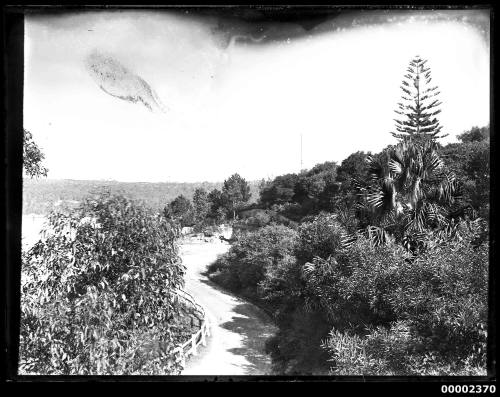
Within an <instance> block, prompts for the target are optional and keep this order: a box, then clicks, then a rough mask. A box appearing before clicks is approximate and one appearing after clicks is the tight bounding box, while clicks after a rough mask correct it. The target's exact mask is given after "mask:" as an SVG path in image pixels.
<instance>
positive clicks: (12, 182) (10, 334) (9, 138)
mask: <svg viewBox="0 0 500 397" xmlns="http://www.w3.org/2000/svg"><path fill="white" fill-rule="evenodd" d="M184 7H187V8H189V9H190V11H195V12H200V15H204V14H205V15H206V14H210V13H212V14H213V13H214V12H215V13H218V14H221V13H222V14H228V15H234V12H235V11H239V12H241V10H243V13H244V12H245V10H246V9H250V10H252V12H255V11H257V13H261V14H262V17H263V18H264V20H265V18H266V13H267V16H269V13H270V14H271V18H273V17H274V18H276V17H277V15H278V14H280V13H285V15H288V18H292V19H293V18H294V17H295V18H296V17H297V16H298V13H301V12H302V13H304V12H309V11H310V10H312V9H319V10H320V12H324V11H325V10H329V12H332V10H333V13H335V12H337V11H338V10H339V8H341V9H342V10H343V11H344V12H345V11H348V12H351V11H354V12H356V11H360V10H365V9H369V10H373V9H388V10H391V9H401V10H429V9H458V10H460V9H489V10H490V128H491V131H492V134H491V141H490V142H491V145H492V146H491V147H492V148H493V147H495V133H494V131H495V117H494V116H495V114H494V112H493V109H494V106H493V105H494V98H495V85H494V73H493V70H494V66H495V63H494V55H495V54H494V45H493V44H494V34H493V33H494V14H495V13H494V7H493V6H492V5H491V4H480V5H477V4H476V5H471V4H466V5H463V4H457V3H454V4H453V5H420V6H415V5H390V4H389V5H387V4H383V2H378V3H376V5H367V4H362V5H361V4H357V5H349V6H347V5H333V4H331V5H315V6H302V5H260V6H255V5H245V6H232V5H231V6H228V5H210V6H199V5H189V4H182V5H168V6H166V5H153V6H149V5H147V6H136V5H131V6H124V5H86V6H83V5H70V6H62V5H54V6H44V5H32V6H16V5H14V6H7V7H5V6H4V7H3V9H2V25H3V33H4V40H3V61H4V62H3V66H4V79H3V80H2V88H3V94H4V103H5V105H4V107H3V109H2V112H3V113H4V118H3V120H4V122H3V130H4V139H3V141H4V144H5V145H4V147H5V150H4V153H3V154H4V170H3V173H4V177H5V178H4V183H3V184H2V190H3V191H2V198H1V203H2V210H1V223H2V226H3V227H4V231H5V234H4V235H5V237H4V239H2V250H1V255H2V263H3V264H4V266H2V269H1V270H2V275H3V276H4V277H3V280H4V294H2V298H1V299H2V300H1V301H0V303H1V304H2V309H3V313H2V314H3V316H2V323H3V322H4V321H5V324H3V325H4V326H3V327H2V336H3V338H2V349H1V354H2V372H1V377H2V379H5V380H8V381H11V382H30V383H31V382H34V381H42V382H45V381H51V382H61V381H66V382H71V383H73V382H81V381H87V382H88V381H90V382H99V383H101V382H116V381H123V382H137V381H139V382H150V383H156V382H162V381H174V382H179V381H180V382H186V381H188V382H189V381H191V382H192V381H222V382H228V381H230V382H233V381H255V382H269V381H271V382H283V381H292V382H293V383H296V382H305V381H307V382H310V381H312V382H325V381H330V382H331V381H334V382H339V386H340V385H341V384H342V386H347V384H349V388H351V387H352V386H354V388H353V390H354V389H357V387H356V386H358V387H359V386H361V385H366V386H367V387H368V388H369V390H370V392H375V391H376V390H380V389H381V388H380V386H382V389H383V390H385V389H386V387H387V386H388V384H389V383H391V384H393V386H394V384H397V385H399V386H403V385H405V386H404V388H403V389H401V387H400V388H399V389H401V390H407V389H408V387H407V386H406V384H407V383H411V384H412V386H411V388H412V389H413V388H414V390H415V391H417V390H422V389H428V388H430V389H431V390H437V389H438V388H437V387H436V386H437V384H439V385H442V384H467V385H472V384H475V385H477V384H482V385H486V384H496V276H497V272H496V267H495V266H493V263H494V257H495V256H496V255H495V251H496V239H495V236H496V211H495V208H494V206H491V210H490V211H491V215H490V216H491V222H490V225H491V237H490V273H489V275H490V280H489V290H490V294H489V328H488V353H489V354H488V362H487V366H488V375H487V376H479V377H456V376H428V377H424V376H414V377H390V376H382V377H377V376H370V377H368V376H367V377H363V376H250V375H249V376H224V375H218V376H186V375H179V376H78V375H71V376H48V375H47V376H46V375H37V376H34V375H18V374H17V365H18V360H17V359H18V351H19V349H18V344H19V319H20V288H19V286H20V280H21V271H20V269H21V257H20V254H21V219H22V134H20V133H19V131H21V130H22V126H23V88H24V87H23V77H24V73H23V68H24V15H25V14H26V13H51V14H53V13H66V12H72V11H78V12H80V11H87V10H88V11H95V10H117V9H125V10H132V9H134V10H135V9H141V10H144V9H149V10H160V9H166V10H176V9H177V10H179V9H184ZM312 14H314V12H312ZM313 16H314V15H313ZM257 17H258V16H257ZM492 152H493V150H492ZM492 154H494V152H493V153H492ZM496 167H497V164H496V159H495V156H491V174H492V176H494V175H495V170H496ZM490 197H491V199H490V201H491V202H493V201H494V197H496V191H495V184H494V183H492V186H491V196H490ZM436 383H437V384H436ZM424 385H426V386H424ZM362 387H364V386H362ZM439 389H440V388H439Z"/></svg>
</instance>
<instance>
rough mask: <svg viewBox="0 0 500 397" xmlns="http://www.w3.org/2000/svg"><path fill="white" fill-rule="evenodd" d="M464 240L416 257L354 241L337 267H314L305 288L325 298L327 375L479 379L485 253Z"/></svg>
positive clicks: (483, 348)
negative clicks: (474, 376)
mask: <svg viewBox="0 0 500 397" xmlns="http://www.w3.org/2000/svg"><path fill="white" fill-rule="evenodd" d="M471 240H472V239H471V238H469V239H464V240H448V241H446V242H444V243H441V244H435V245H432V244H429V248H428V249H427V250H426V251H425V252H423V253H422V254H421V255H419V256H418V257H416V258H405V257H404V255H402V253H401V252H399V251H400V248H399V247H397V246H387V247H377V249H374V248H373V247H372V245H371V244H370V243H369V242H368V241H363V240H360V241H359V242H358V243H357V244H355V245H354V246H353V247H351V249H350V250H349V251H348V252H347V253H346V254H347V255H344V256H341V257H338V258H337V261H336V260H335V259H332V258H331V259H330V260H329V261H323V260H317V261H316V262H317V263H316V266H314V267H313V268H312V269H310V274H309V280H310V281H309V284H310V287H309V288H313V289H316V290H323V294H322V295H324V296H327V297H328V299H326V300H324V301H323V302H321V303H322V307H325V308H328V310H329V311H331V317H332V319H333V321H332V324H333V330H332V333H331V335H330V338H329V339H328V341H327V342H326V343H325V348H326V349H328V350H329V352H330V354H331V359H332V361H333V362H334V366H333V369H332V371H333V373H334V374H372V375H377V374H384V375H417V374H418V375H426V374H433V375H470V374H481V373H482V374H484V373H485V365H486V331H485V330H486V327H487V291H488V286H487V284H488V283H487V271H488V247H487V245H486V244H482V245H480V246H479V247H474V244H473V243H472V242H471ZM391 251H392V253H391ZM320 264H321V265H322V266H320ZM327 265H332V266H336V268H335V269H334V270H333V269H332V270H329V272H326V271H325V270H324V269H325V267H326V268H328V266H327Z"/></svg>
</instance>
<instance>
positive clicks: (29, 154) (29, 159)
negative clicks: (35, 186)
mask: <svg viewBox="0 0 500 397" xmlns="http://www.w3.org/2000/svg"><path fill="white" fill-rule="evenodd" d="M44 158H45V155H44V154H43V153H42V151H41V150H40V148H39V147H38V146H37V144H36V143H35V141H34V140H33V135H32V134H31V132H29V131H28V130H25V129H23V167H24V172H25V173H26V174H27V175H28V176H29V177H30V178H38V177H40V176H47V173H48V170H47V168H45V167H44V166H43V165H42V161H43V160H44Z"/></svg>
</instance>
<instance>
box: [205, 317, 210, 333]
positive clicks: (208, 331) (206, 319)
mask: <svg viewBox="0 0 500 397" xmlns="http://www.w3.org/2000/svg"><path fill="white" fill-rule="evenodd" d="M205 330H206V332H207V337H210V323H209V322H208V318H206V317H205Z"/></svg>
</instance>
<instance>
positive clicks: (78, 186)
mask: <svg viewBox="0 0 500 397" xmlns="http://www.w3.org/2000/svg"><path fill="white" fill-rule="evenodd" d="M248 184H249V186H250V191H251V193H252V196H251V198H250V201H249V202H251V199H252V197H255V198H257V197H258V183H257V182H253V181H252V182H248ZM221 187H222V183H213V182H199V183H184V182H182V183H181V182H161V183H149V182H117V181H80V180H69V179H25V180H24V181H23V214H41V215H48V214H49V213H50V212H51V211H52V210H54V209H56V208H57V207H58V204H59V203H60V202H66V203H75V204H76V203H78V202H81V201H83V200H84V199H85V197H86V196H88V195H89V194H90V193H91V192H93V191H96V190H99V189H107V190H109V191H110V192H113V193H117V194H122V195H125V196H127V197H128V198H130V199H132V200H143V201H144V202H145V203H146V205H147V206H148V207H150V208H152V209H154V210H156V211H162V210H163V208H164V207H165V205H166V204H167V203H169V202H170V201H172V200H173V199H175V198H176V197H177V196H180V195H183V196H184V197H186V198H187V199H189V200H191V199H192V198H193V195H194V192H195V190H196V189H198V188H202V189H205V190H206V191H207V192H210V191H211V190H213V189H220V188H221Z"/></svg>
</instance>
